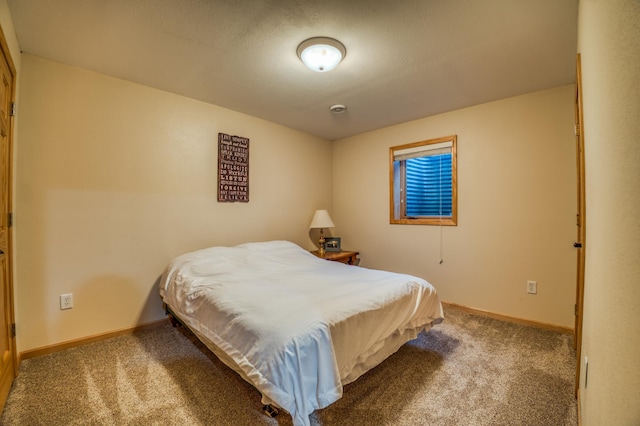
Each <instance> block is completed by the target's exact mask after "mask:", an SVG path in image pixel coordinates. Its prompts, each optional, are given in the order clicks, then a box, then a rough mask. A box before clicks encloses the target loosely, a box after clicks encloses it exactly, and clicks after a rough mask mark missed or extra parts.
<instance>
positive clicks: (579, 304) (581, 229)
mask: <svg viewBox="0 0 640 426" xmlns="http://www.w3.org/2000/svg"><path fill="white" fill-rule="evenodd" d="M575 126H576V127H575V134H576V165H577V177H578V179H577V180H578V183H577V197H578V212H577V223H576V225H577V241H576V243H577V244H579V246H577V249H578V253H577V262H576V264H577V274H576V304H575V327H574V330H575V334H574V347H575V350H576V383H575V394H576V397H577V396H578V391H579V389H580V371H581V369H580V367H581V357H582V319H583V318H582V317H583V306H584V269H585V250H586V207H585V192H586V191H585V170H584V121H583V110H582V63H581V59H580V54H579V53H578V54H577V56H576V98H575Z"/></svg>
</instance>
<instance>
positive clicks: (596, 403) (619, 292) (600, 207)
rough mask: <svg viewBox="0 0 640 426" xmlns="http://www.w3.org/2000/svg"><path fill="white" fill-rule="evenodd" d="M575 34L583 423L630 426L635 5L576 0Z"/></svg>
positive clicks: (636, 255) (639, 11) (636, 268)
mask: <svg viewBox="0 0 640 426" xmlns="http://www.w3.org/2000/svg"><path fill="white" fill-rule="evenodd" d="M578 33H579V35H578V40H579V51H580V54H581V58H582V75H583V99H584V135H585V137H584V141H585V157H586V158H585V165H586V173H587V176H586V207H587V213H586V216H587V239H586V243H587V244H586V270H585V302H584V312H585V318H584V333H583V345H582V355H583V359H582V360H581V361H582V367H583V368H582V375H581V377H580V394H581V398H582V418H583V424H584V425H585V426H592V425H594V426H595V425H604V424H607V425H621V426H626V425H638V424H640V398H639V395H640V393H639V392H640V391H639V390H640V368H638V359H640V304H639V302H640V244H639V241H640V225H639V224H638V220H639V218H640V92H639V91H638V90H639V89H638V87H639V86H638V85H639V84H640V2H638V1H637V0H615V1H613V0H583V1H581V2H580V10H579V31H578ZM584 357H588V359H589V379H588V382H587V383H585V371H586V369H585V368H584ZM585 384H586V385H587V386H586V387H585Z"/></svg>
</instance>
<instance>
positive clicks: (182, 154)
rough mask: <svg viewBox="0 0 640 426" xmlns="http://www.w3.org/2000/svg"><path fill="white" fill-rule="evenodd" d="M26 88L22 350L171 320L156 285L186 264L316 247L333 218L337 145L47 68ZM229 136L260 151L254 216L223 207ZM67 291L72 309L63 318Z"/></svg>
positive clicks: (253, 157) (38, 65) (20, 219)
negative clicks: (179, 259) (220, 191)
mask: <svg viewBox="0 0 640 426" xmlns="http://www.w3.org/2000/svg"><path fill="white" fill-rule="evenodd" d="M21 79H22V81H21V90H20V108H19V113H20V123H21V125H20V140H19V147H20V151H19V156H18V161H17V194H16V197H17V198H16V202H17V206H16V228H17V230H18V231H19V232H18V238H17V251H18V255H19V256H18V258H17V264H16V266H17V274H18V278H19V279H18V281H17V282H16V290H17V296H18V297H17V299H18V305H19V306H18V308H19V309H18V312H17V314H18V318H17V324H18V328H19V339H18V345H19V348H18V349H19V351H25V350H29V349H33V348H39V347H43V346H46V345H51V344H55V343H59V342H63V341H68V340H71V339H76V338H81V337H86V336H90V335H93V334H97V333H104V332H108V331H113V330H117V329H122V328H128V327H131V326H134V325H136V324H140V323H146V322H149V321H153V320H158V319H160V318H162V317H163V312H162V309H161V302H160V299H159V296H158V290H157V284H156V279H157V278H158V276H159V275H160V274H161V273H162V270H163V268H164V266H165V265H166V263H167V262H168V261H169V260H170V259H171V258H172V257H174V256H176V255H179V254H181V253H184V252H187V251H191V250H196V249H199V248H203V247H208V246H211V245H218V244H221V245H231V244H237V243H242V242H246V241H262V240H270V239H288V240H291V241H294V242H296V243H298V244H301V245H303V246H304V247H305V248H313V245H312V241H311V239H310V237H309V231H308V226H309V222H310V221H311V217H312V215H313V212H314V210H315V209H318V208H327V209H331V207H332V206H331V201H332V200H331V191H332V186H331V179H330V177H329V179H327V175H326V174H319V173H318V170H319V169H322V168H320V167H318V165H319V164H325V165H326V164H330V163H331V144H330V142H328V141H326V140H324V139H320V138H316V137H312V136H309V135H306V134H304V133H301V132H298V131H294V130H291V129H288V128H285V127H282V126H279V125H276V124H273V123H269V122H267V121H263V120H259V119H256V118H252V117H249V116H247V115H243V114H239V113H235V112H232V111H229V110H225V109H223V108H219V107H216V106H213V105H209V104H205V103H202V102H198V101H195V100H191V99H187V98H184V97H180V96H176V95H173V94H169V93H166V92H162V91H159V90H155V89H151V88H148V87H144V86H140V85H137V84H133V83H129V82H126V81H122V80H117V79H113V78H109V77H106V76H104V75H100V74H96V73H93V72H90V71H86V70H82V69H78V68H73V67H70V66H66V65H63V64H60V63H56V62H52V61H49V60H46V59H42V58H39V57H36V56H30V55H23V57H22V75H21ZM218 132H222V133H228V134H232V135H239V136H243V137H247V138H249V139H250V140H251V142H250V143H251V146H250V172H249V173H250V198H251V200H250V202H249V203H248V204H245V203H218V202H217V201H216V170H217V137H218ZM324 168H325V169H326V167H324ZM63 293H73V295H74V304H75V307H74V308H73V309H71V310H65V311H61V310H60V309H59V301H58V297H59V295H60V294H63Z"/></svg>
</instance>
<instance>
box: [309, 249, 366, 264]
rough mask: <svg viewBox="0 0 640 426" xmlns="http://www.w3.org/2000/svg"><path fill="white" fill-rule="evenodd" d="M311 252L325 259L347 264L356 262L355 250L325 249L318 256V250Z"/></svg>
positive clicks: (356, 254)
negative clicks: (321, 254)
mask: <svg viewBox="0 0 640 426" xmlns="http://www.w3.org/2000/svg"><path fill="white" fill-rule="evenodd" d="M311 254H313V255H315V256H317V257H319V258H321V259H326V260H331V261H333V262H340V263H346V264H347V265H355V264H357V262H358V255H359V254H360V253H358V252H357V251H326V252H324V256H320V255H319V254H318V250H316V251H312V252H311Z"/></svg>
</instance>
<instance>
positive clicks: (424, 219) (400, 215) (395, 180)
mask: <svg viewBox="0 0 640 426" xmlns="http://www.w3.org/2000/svg"><path fill="white" fill-rule="evenodd" d="M457 139H458V138H457V135H451V136H445V137H441V138H436V139H429V140H426V141H419V142H412V143H408V144H404V145H398V146H393V147H390V148H389V206H390V214H389V223H391V224H402V225H441V226H457V225H458V178H457ZM447 142H451V216H419V217H407V214H406V191H405V189H404V188H405V187H406V166H405V161H400V165H399V167H398V168H396V167H394V163H395V153H396V152H397V151H401V150H408V149H414V148H419V147H423V146H429V145H436V144H443V143H447ZM426 150H428V148H427V149H425V151H426Z"/></svg>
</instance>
